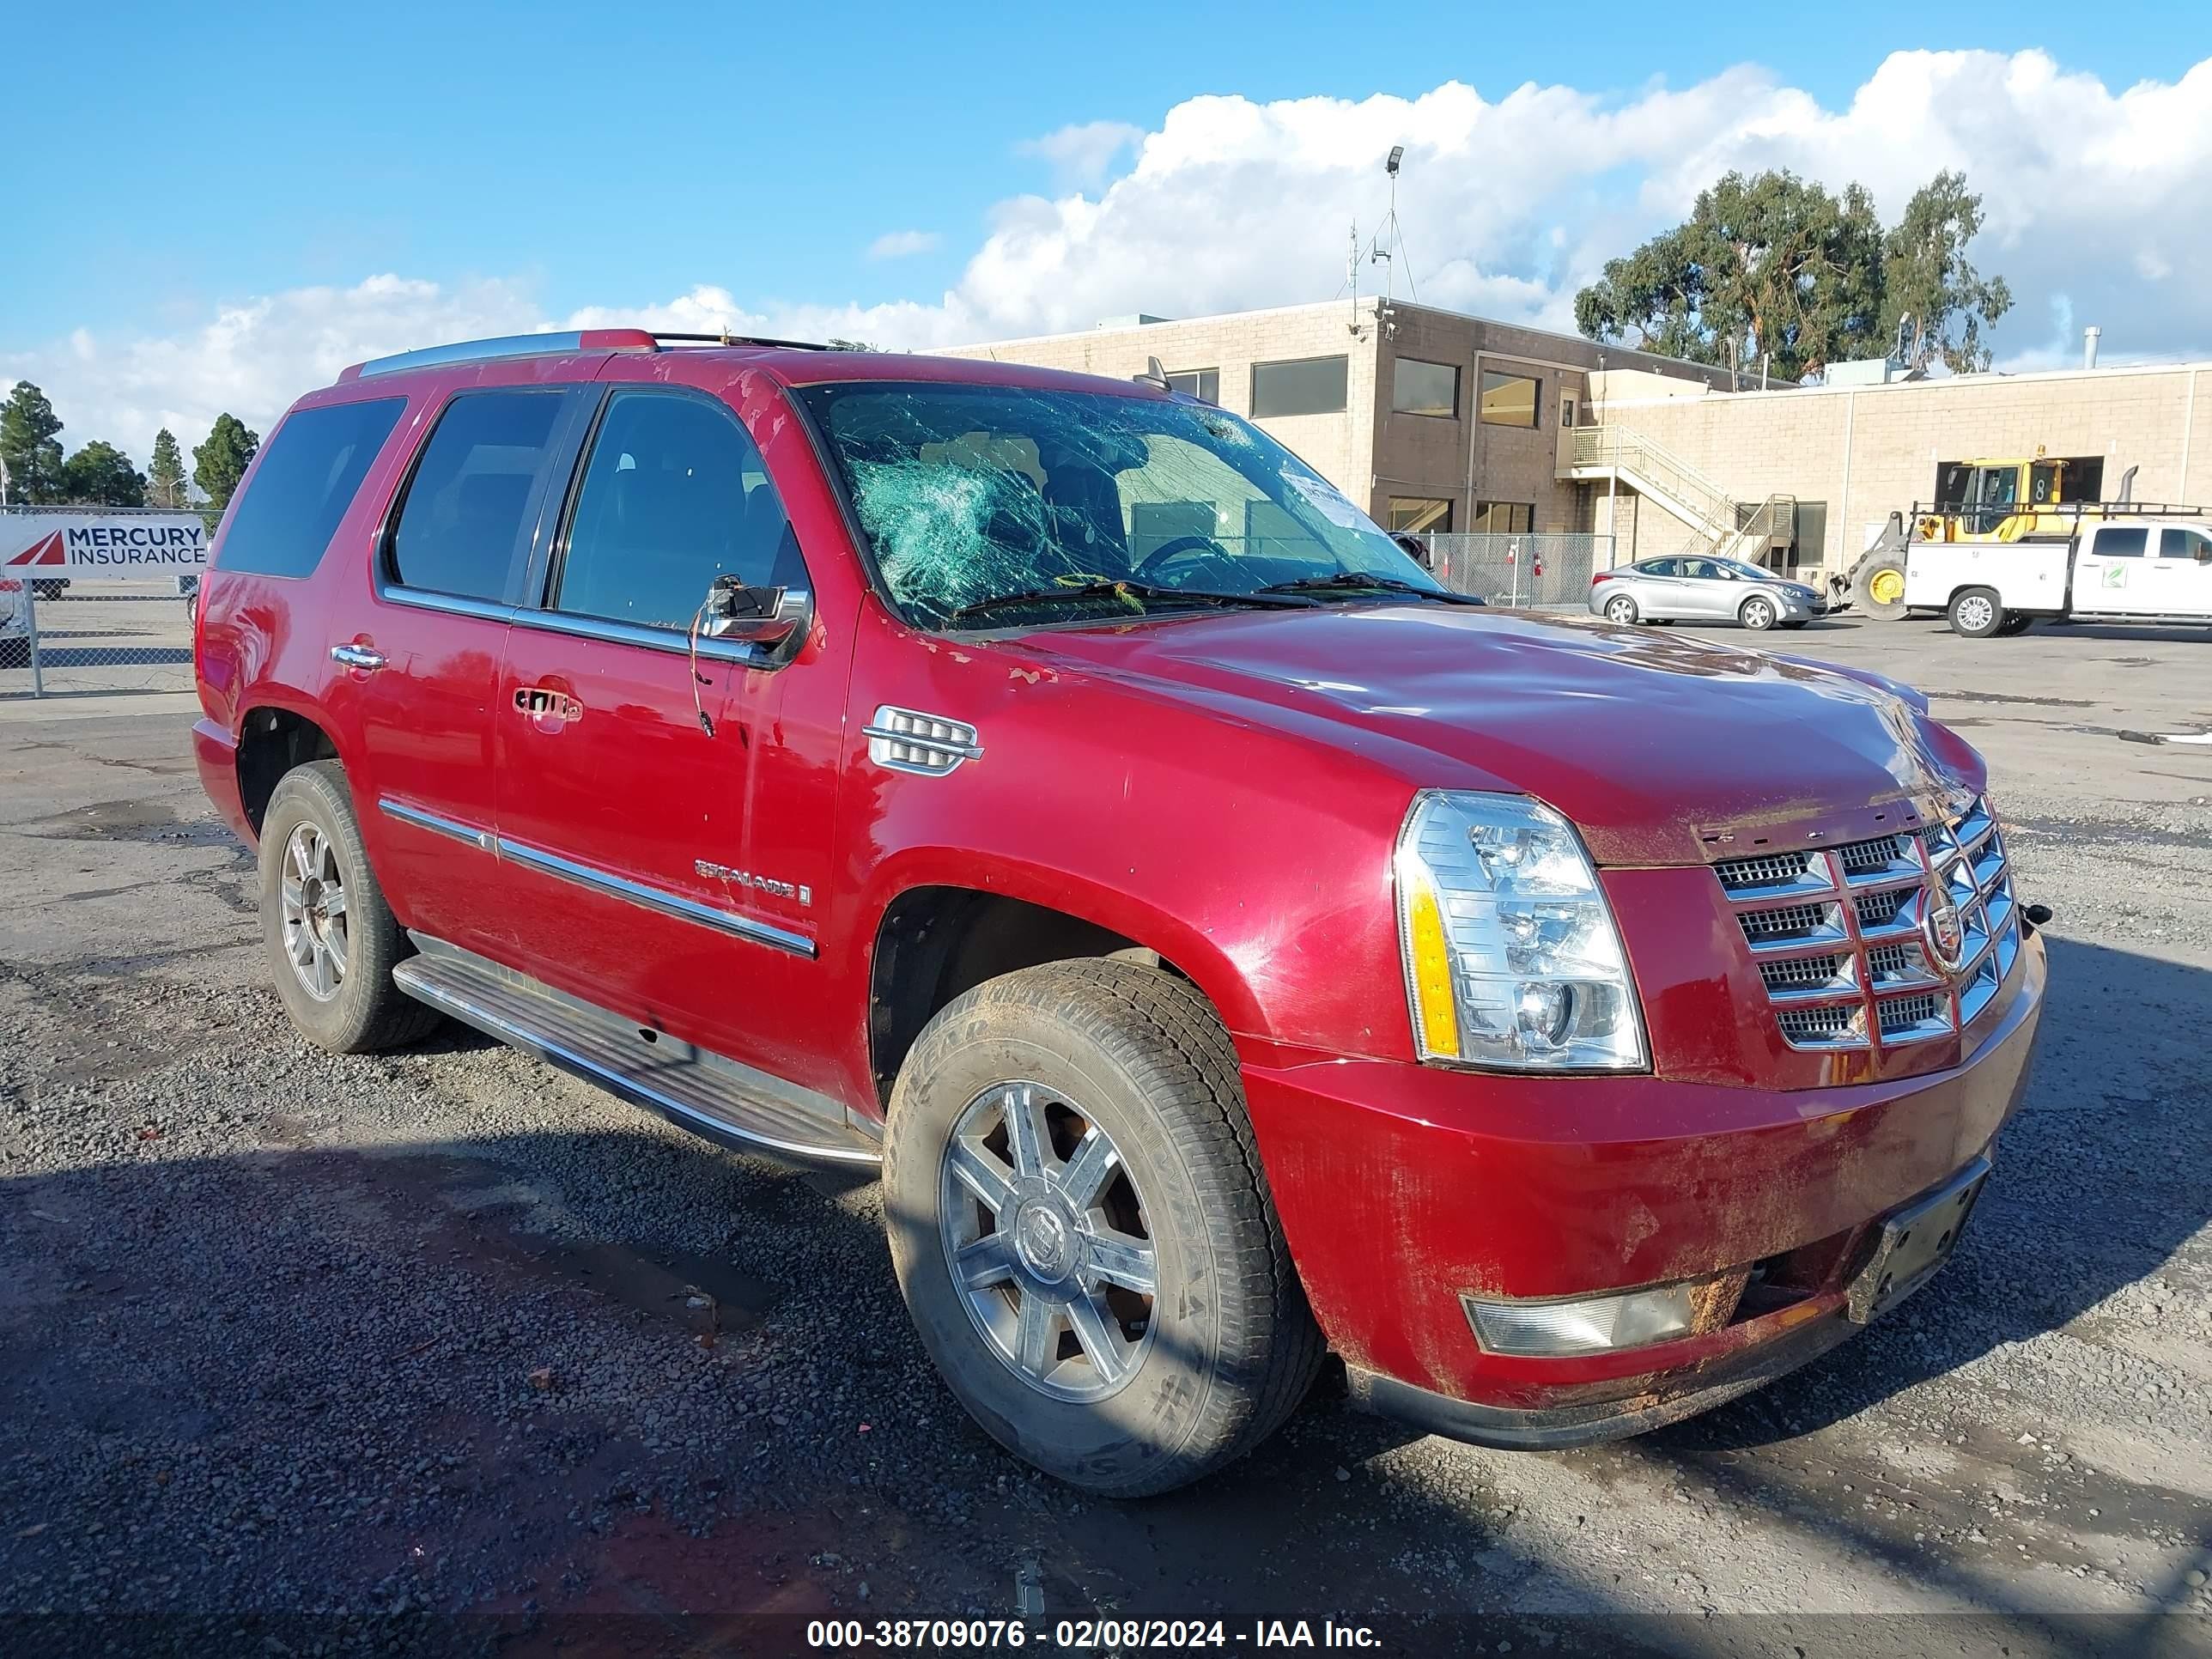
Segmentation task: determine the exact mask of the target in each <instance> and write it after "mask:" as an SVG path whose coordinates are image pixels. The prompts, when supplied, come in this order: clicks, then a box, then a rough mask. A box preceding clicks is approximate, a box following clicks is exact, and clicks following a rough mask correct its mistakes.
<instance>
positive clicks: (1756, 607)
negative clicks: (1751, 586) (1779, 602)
mask: <svg viewBox="0 0 2212 1659" xmlns="http://www.w3.org/2000/svg"><path fill="white" fill-rule="evenodd" d="M1780 615H1781V613H1780V612H1779V611H1777V610H1776V609H1775V608H1774V601H1773V600H1771V599H1767V598H1766V597H1765V596H1764V595H1763V594H1759V593H1754V594H1753V595H1752V596H1751V597H1750V598H1749V599H1746V600H1745V601H1744V602H1743V604H1742V605H1741V606H1739V607H1738V608H1737V610H1736V613H1735V619H1736V620H1737V621H1738V622H1740V623H1742V624H1743V625H1744V626H1745V627H1746V628H1748V629H1750V630H1751V631H1752V632H1753V633H1754V634H1764V633H1765V631H1766V630H1767V629H1770V628H1771V627H1773V626H1774V624H1775V623H1776V621H1777V620H1778V617H1780Z"/></svg>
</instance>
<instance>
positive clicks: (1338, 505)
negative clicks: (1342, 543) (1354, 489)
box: [1283, 467, 1369, 530]
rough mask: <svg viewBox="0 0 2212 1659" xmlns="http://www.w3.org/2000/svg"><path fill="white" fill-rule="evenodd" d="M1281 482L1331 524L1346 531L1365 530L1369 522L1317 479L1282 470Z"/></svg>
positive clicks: (1329, 487)
mask: <svg viewBox="0 0 2212 1659" xmlns="http://www.w3.org/2000/svg"><path fill="white" fill-rule="evenodd" d="M1283 482H1284V483H1286V484H1288V485H1290V487H1291V489H1295V490H1297V492H1298V494H1299V495H1303V496H1304V497H1305V499H1306V501H1307V504H1308V505H1309V506H1310V507H1312V508H1313V509H1314V511H1315V512H1316V513H1320V514H1321V515H1322V517H1323V518H1324V519H1327V520H1328V521H1329V522H1330V523H1331V524H1334V525H1341V526H1343V527H1344V528H1345V529H1346V530H1365V529H1367V528H1368V527H1369V520H1368V517H1367V515H1366V514H1365V513H1362V512H1361V511H1360V510H1359V509H1358V507H1354V506H1353V505H1352V503H1351V502H1350V501H1346V500H1345V499H1344V497H1343V496H1341V495H1339V494H1337V492H1336V490H1335V489H1334V487H1333V486H1332V485H1330V484H1328V483H1324V482H1323V481H1322V480H1321V479H1319V478H1310V477H1306V475H1305V474H1304V473H1302V472H1293V471H1291V470H1290V469H1289V468H1288V467H1285V468H1284V469H1283Z"/></svg>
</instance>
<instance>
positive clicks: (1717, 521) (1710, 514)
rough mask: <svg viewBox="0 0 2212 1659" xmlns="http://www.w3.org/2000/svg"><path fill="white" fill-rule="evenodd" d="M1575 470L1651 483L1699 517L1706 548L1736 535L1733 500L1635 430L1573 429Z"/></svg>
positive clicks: (1608, 424) (1607, 426)
mask: <svg viewBox="0 0 2212 1659" xmlns="http://www.w3.org/2000/svg"><path fill="white" fill-rule="evenodd" d="M1574 464H1575V465H1577V466H1607V467H1615V468H1619V469H1620V470H1622V471H1633V472H1636V473H1638V474H1639V475H1641V476H1642V477H1646V478H1649V479H1650V481H1651V482H1652V483H1656V484H1657V485H1658V486H1659V487H1660V489H1662V490H1664V491H1665V492H1666V493H1667V494H1668V495H1672V496H1673V497H1674V499H1675V500H1676V501H1680V503H1681V504H1682V505H1683V506H1684V507H1688V508H1689V509H1690V510H1691V511H1692V512H1694V513H1697V514H1698V515H1699V527H1700V528H1701V529H1703V530H1704V531H1705V539H1706V541H1707V542H1708V543H1717V542H1719V541H1722V540H1723V539H1725V538H1729V537H1731V536H1733V535H1734V534H1735V528H1736V525H1735V508H1736V503H1735V497H1733V496H1731V495H1729V493H1728V491H1726V490H1725V489H1722V488H1721V487H1720V486H1719V485H1718V484H1717V483H1714V482H1713V481H1712V480H1711V478H1708V477H1705V474H1704V473H1702V472H1700V471H1698V470H1697V468H1695V467H1693V466H1692V465H1690V464H1689V463H1688V462H1687V461H1685V460H1684V459H1682V458H1681V457H1680V456H1679V455H1677V454H1675V453H1674V452H1673V451H1672V450H1670V449H1668V447H1666V446H1665V445H1664V444H1662V443H1660V442H1658V441H1656V440H1655V439H1651V438H1647V437H1645V436H1644V435H1643V434H1642V433H1640V432H1638V431H1637V430H1635V429H1634V428H1632V427H1625V426H1620V425H1617V424H1614V423H1613V422H1600V423H1599V424H1598V425H1596V426H1582V427H1577V428H1575V430H1574Z"/></svg>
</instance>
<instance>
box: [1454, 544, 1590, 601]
mask: <svg viewBox="0 0 2212 1659" xmlns="http://www.w3.org/2000/svg"><path fill="white" fill-rule="evenodd" d="M1423 539H1424V540H1425V541H1426V542H1427V543H1428V545H1429V559H1430V568H1431V569H1432V570H1433V571H1434V572H1435V574H1436V576H1437V580H1439V581H1441V582H1443V584H1444V586H1447V587H1450V588H1454V589H1456V590H1457V591H1458V592H1462V593H1473V594H1474V595H1475V596H1476V597H1477V598H1480V599H1486V600H1488V601H1489V602H1490V603H1491V604H1492V605H1510V606H1512V607H1514V608H1516V609H1518V610H1522V611H1580V610H1583V608H1584V607H1586V606H1587V605H1589V587H1590V578H1591V577H1592V576H1593V575H1594V574H1596V573H1597V572H1598V571H1601V570H1607V569H1610V568H1612V566H1613V538H1612V537H1610V536H1584V535H1559V534H1546V535H1538V534H1534V533H1531V534H1528V535H1522V536H1508V535H1437V536H1428V537H1425V538H1423Z"/></svg>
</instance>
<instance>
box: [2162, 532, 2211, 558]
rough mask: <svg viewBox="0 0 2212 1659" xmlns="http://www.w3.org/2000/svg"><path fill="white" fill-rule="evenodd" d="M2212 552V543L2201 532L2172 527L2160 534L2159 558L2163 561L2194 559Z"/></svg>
mask: <svg viewBox="0 0 2212 1659" xmlns="http://www.w3.org/2000/svg"><path fill="white" fill-rule="evenodd" d="M2207 552H2212V541H2208V540H2207V539H2206V538H2205V535H2204V532H2203V531H2201V530H2177V529H2175V528H2173V527H2172V526H2167V527H2166V529H2164V530H2161V531H2160V532H2158V556H2159V557H2160V558H2161V559H2194V558H2197V557H2199V556H2202V555H2203V554H2205V553H2207Z"/></svg>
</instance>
